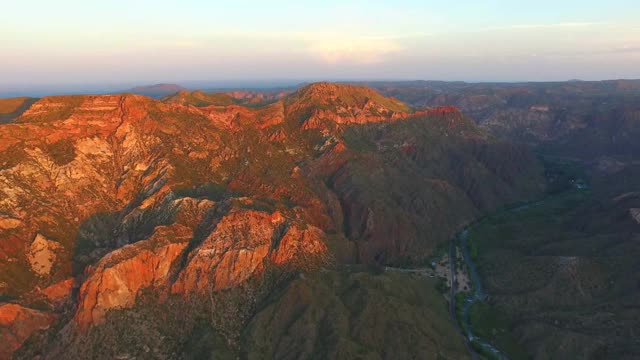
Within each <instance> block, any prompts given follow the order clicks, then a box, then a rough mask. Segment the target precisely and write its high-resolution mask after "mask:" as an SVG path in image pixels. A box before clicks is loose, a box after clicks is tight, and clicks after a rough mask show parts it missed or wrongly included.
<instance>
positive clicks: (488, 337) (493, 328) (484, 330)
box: [469, 302, 529, 360]
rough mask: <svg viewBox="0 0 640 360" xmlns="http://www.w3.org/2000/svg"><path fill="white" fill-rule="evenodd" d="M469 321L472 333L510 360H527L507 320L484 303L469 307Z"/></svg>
mask: <svg viewBox="0 0 640 360" xmlns="http://www.w3.org/2000/svg"><path fill="white" fill-rule="evenodd" d="M469 318H470V319H469V320H470V323H471V327H472V328H473V332H474V334H475V335H476V336H478V337H480V338H481V339H483V340H485V341H488V342H489V343H491V344H493V345H494V346H495V347H497V348H498V349H500V351H502V352H503V353H504V354H505V355H506V356H507V358H509V359H512V360H518V359H528V358H529V356H528V355H527V352H526V350H525V349H524V348H523V347H522V346H521V345H520V344H519V343H518V342H517V340H516V338H515V337H514V335H513V334H512V332H513V327H512V324H511V321H510V320H509V318H508V317H507V316H506V315H505V314H504V313H502V312H500V311H498V310H497V309H496V308H495V307H493V306H491V305H490V304H489V303H486V302H476V303H475V304H473V306H472V307H471V311H470V313H469Z"/></svg>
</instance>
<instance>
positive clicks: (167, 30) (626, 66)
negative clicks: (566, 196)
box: [0, 0, 640, 87]
mask: <svg viewBox="0 0 640 360" xmlns="http://www.w3.org/2000/svg"><path fill="white" fill-rule="evenodd" d="M639 19H640V1H638V0H628V1H627V0H608V1H603V0H600V1H597V0H581V1H577V0H576V1H574V0H553V1H551V0H536V1H520V0H519V1H515V0H512V1H498V0H492V1H481V0H458V1H443V0H438V1H428V0H415V1H409V0H394V1H375V0H368V1H347V0H343V1H333V0H323V1H303V0H296V1H285V0H270V1H264V0H253V1H248V0H247V1H242V0H226V1H220V2H218V1H206V0H201V1H196V0H191V1H186V0H180V1H162V0H155V1H147V0H126V1H125V0H102V1H89V0H56V1H52V0H41V1H36V0H20V1H8V0H7V1H3V4H2V12H0V85H3V86H5V87H6V86H7V84H11V85H28V84H60V83H64V84H73V83H76V84H81V83H94V84H95V83H107V82H108V83H143V84H144V83H157V82H181V81H188V80H207V81H208V80H247V79H262V80H269V79H299V80H320V79H327V80H337V79H345V80H349V79H440V80H467V81H488V80H491V81H517V80H565V79H572V78H580V79H585V80H589V79H610V78H640V66H639V64H640V21H639Z"/></svg>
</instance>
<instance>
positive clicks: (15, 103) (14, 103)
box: [0, 97, 37, 124]
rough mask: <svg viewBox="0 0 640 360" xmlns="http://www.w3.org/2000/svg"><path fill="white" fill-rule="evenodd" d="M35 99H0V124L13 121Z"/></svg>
mask: <svg viewBox="0 0 640 360" xmlns="http://www.w3.org/2000/svg"><path fill="white" fill-rule="evenodd" d="M36 101H37V99H33V98H28V97H19V98H11V99H0V124H6V123H10V122H12V121H14V120H15V119H17V118H18V117H19V116H20V115H21V114H22V113H23V112H25V111H26V110H27V109H28V108H29V106H31V104H33V103H34V102H36Z"/></svg>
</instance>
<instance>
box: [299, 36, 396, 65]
mask: <svg viewBox="0 0 640 360" xmlns="http://www.w3.org/2000/svg"><path fill="white" fill-rule="evenodd" d="M305 42H306V44H307V51H308V53H309V54H311V55H312V56H314V57H317V58H319V59H320V60H322V61H323V62H325V63H327V64H338V63H355V64H378V63H382V62H384V61H385V60H387V59H388V58H389V57H390V56H392V55H395V54H397V53H399V52H402V51H403V50H404V49H403V47H402V46H400V44H399V43H398V42H397V41H396V40H394V39H391V38H384V37H365V36H340V35H322V36H318V35H314V36H307V37H306V39H305Z"/></svg>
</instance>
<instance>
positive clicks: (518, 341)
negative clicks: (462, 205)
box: [470, 158, 640, 358]
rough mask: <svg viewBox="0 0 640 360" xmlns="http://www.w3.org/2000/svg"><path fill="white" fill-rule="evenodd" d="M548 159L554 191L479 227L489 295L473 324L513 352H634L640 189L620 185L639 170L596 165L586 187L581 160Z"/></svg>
mask: <svg viewBox="0 0 640 360" xmlns="http://www.w3.org/2000/svg"><path fill="white" fill-rule="evenodd" d="M545 162H546V165H547V172H546V174H547V176H548V177H550V178H551V179H550V182H549V183H550V184H551V185H552V186H551V188H550V193H549V196H548V197H547V198H545V199H543V200H542V201H539V202H536V203H533V204H530V205H525V206H521V207H519V208H514V209H512V210H510V211H507V212H503V213H500V214H496V215H494V216H491V217H489V218H487V219H485V220H484V221H482V222H480V223H478V224H477V225H476V226H474V227H473V228H472V229H471V232H470V238H471V239H473V242H474V243H475V244H477V248H478V250H477V251H478V257H477V264H478V268H479V270H480V273H481V274H482V276H483V278H484V279H485V281H484V284H485V286H486V290H487V292H488V293H489V294H490V296H491V298H490V299H491V300H490V302H489V303H478V304H476V305H474V307H473V308H472V310H471V324H472V327H473V329H474V331H476V332H477V333H478V335H479V336H480V337H481V338H483V339H486V340H488V341H490V342H492V343H494V344H495V345H496V347H498V348H499V349H500V350H502V351H504V352H505V353H507V354H508V356H509V358H526V356H525V354H527V353H528V354H530V355H531V354H533V353H541V352H544V353H547V354H554V357H559V358H590V357H594V358H618V357H620V355H621V354H624V353H626V352H629V351H632V352H635V351H636V350H631V349H630V348H629V347H628V345H627V344H628V335H627V333H626V331H625V329H626V328H627V327H628V326H631V323H630V322H629V321H627V320H626V319H629V318H630V317H633V316H635V315H633V314H635V311H633V310H630V309H629V308H627V307H626V305H625V300H624V299H625V298H629V297H633V296H637V293H638V289H640V288H639V287H637V284H638V283H640V282H638V278H637V277H636V276H632V277H633V279H631V278H629V276H630V275H631V274H634V271H635V270H633V269H635V268H636V266H637V260H636V259H638V258H639V256H640V253H638V249H637V247H636V246H635V245H632V244H634V243H635V241H637V235H634V233H636V231H637V230H634V227H636V226H637V224H634V222H633V220H632V219H631V217H630V215H629V208H635V207H638V206H640V202H639V201H640V199H639V198H637V197H634V196H630V197H623V198H618V197H617V195H620V194H621V193H622V194H624V193H625V189H627V190H626V191H627V192H628V190H629V189H635V188H637V185H640V184H639V183H638V178H637V173H638V171H637V169H635V167H629V168H628V169H625V170H624V171H622V172H619V173H617V174H615V175H608V174H603V173H595V175H594V177H593V178H592V179H591V181H589V183H590V186H591V187H590V188H582V189H581V188H579V187H578V186H576V185H575V184H576V182H580V181H581V180H582V179H584V178H586V176H585V173H586V171H585V170H584V167H583V166H581V165H580V164H579V163H576V162H573V161H566V160H564V159H551V158H546V159H545ZM584 183H585V184H586V182H584ZM636 229H637V228H636ZM634 284H635V285H634ZM601 319H609V320H607V321H603V320H601Z"/></svg>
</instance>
